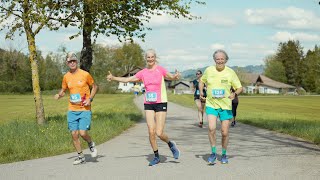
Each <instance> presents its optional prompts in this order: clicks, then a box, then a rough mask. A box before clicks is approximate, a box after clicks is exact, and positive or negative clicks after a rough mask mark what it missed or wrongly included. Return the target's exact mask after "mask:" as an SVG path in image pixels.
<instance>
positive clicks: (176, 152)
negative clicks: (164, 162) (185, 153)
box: [170, 141, 180, 159]
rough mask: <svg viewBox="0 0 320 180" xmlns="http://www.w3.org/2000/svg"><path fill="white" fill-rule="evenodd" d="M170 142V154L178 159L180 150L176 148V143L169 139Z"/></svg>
mask: <svg viewBox="0 0 320 180" xmlns="http://www.w3.org/2000/svg"><path fill="white" fill-rule="evenodd" d="M171 143H172V144H173V146H172V147H171V148H170V150H171V152H172V154H173V157H174V158H175V159H179V157H180V151H179V149H178V148H177V145H176V143H175V142H173V141H171Z"/></svg>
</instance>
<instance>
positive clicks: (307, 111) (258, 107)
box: [168, 94, 320, 144]
mask: <svg viewBox="0 0 320 180" xmlns="http://www.w3.org/2000/svg"><path fill="white" fill-rule="evenodd" d="M168 99H169V100H170V101H171V102H175V103H178V104H181V105H184V106H187V107H192V108H194V109H196V107H195V104H194V102H193V96H192V95H173V94H170V95H169V97H168ZM319 102H320V96H262V97H258V96H240V97H239V106H238V112H237V120H238V121H240V122H242V123H245V124H251V125H254V126H258V127H262V128H265V129H270V130H274V131H277V132H281V133H285V134H290V135H293V136H296V137H300V138H303V139H305V140H307V141H310V142H313V143H315V144H320V114H319V111H320V103H319Z"/></svg>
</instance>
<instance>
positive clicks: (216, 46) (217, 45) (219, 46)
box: [210, 43, 225, 50]
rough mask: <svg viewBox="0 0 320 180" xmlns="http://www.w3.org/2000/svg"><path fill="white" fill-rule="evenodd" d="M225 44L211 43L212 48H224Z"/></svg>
mask: <svg viewBox="0 0 320 180" xmlns="http://www.w3.org/2000/svg"><path fill="white" fill-rule="evenodd" d="M224 48H225V46H224V45H223V44H219V43H215V44H211V45H210V49H211V50H217V49H224Z"/></svg>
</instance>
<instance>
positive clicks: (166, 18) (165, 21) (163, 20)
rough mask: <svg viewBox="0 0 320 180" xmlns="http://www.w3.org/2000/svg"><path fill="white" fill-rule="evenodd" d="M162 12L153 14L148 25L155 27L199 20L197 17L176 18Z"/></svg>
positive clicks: (178, 24) (191, 22)
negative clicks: (191, 18)
mask: <svg viewBox="0 0 320 180" xmlns="http://www.w3.org/2000/svg"><path fill="white" fill-rule="evenodd" d="M161 14H162V15H152V16H151V19H150V20H149V23H148V24H146V25H147V26H150V27H152V28H155V27H169V26H180V25H184V24H193V23H196V22H197V20H196V19H194V20H189V19H187V18H183V17H180V18H174V17H173V16H170V15H168V14H165V13H163V12H162V13H161Z"/></svg>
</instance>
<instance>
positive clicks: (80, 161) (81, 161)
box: [73, 156, 86, 165]
mask: <svg viewBox="0 0 320 180" xmlns="http://www.w3.org/2000/svg"><path fill="white" fill-rule="evenodd" d="M84 163H86V158H85V157H84V156H78V157H77V159H75V160H74V161H73V165H78V164H84Z"/></svg>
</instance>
